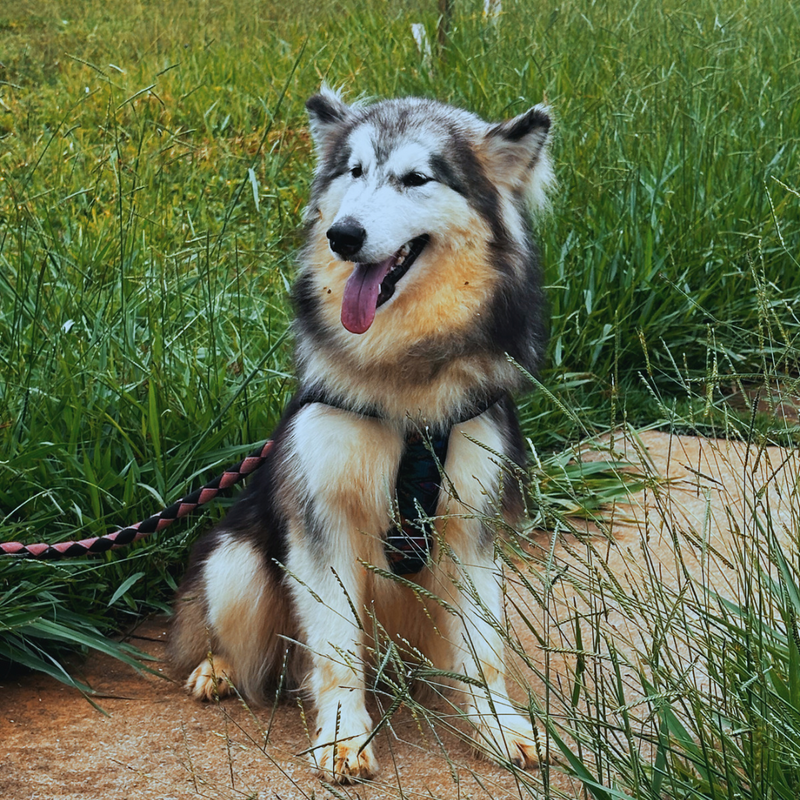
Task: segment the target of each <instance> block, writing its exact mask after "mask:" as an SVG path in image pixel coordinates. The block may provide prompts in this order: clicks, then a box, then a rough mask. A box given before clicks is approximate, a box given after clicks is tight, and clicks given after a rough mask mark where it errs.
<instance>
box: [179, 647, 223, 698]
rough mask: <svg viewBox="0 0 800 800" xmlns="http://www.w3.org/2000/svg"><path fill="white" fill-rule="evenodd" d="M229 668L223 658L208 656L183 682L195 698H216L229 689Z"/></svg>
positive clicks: (221, 696)
mask: <svg viewBox="0 0 800 800" xmlns="http://www.w3.org/2000/svg"><path fill="white" fill-rule="evenodd" d="M232 674H233V673H232V671H231V668H230V666H229V664H228V662H227V661H225V659H224V658H220V657H219V656H209V657H208V658H207V659H205V661H203V663H202V664H200V665H199V666H198V667H197V668H196V669H195V670H194V672H192V674H191V675H190V676H189V679H188V680H187V681H186V683H185V684H184V688H185V689H186V691H187V692H188V693H189V694H190V695H191V696H192V697H194V699H195V700H217V699H220V698H223V697H225V695H227V694H229V693H230V691H231V677H230V676H231V675H232Z"/></svg>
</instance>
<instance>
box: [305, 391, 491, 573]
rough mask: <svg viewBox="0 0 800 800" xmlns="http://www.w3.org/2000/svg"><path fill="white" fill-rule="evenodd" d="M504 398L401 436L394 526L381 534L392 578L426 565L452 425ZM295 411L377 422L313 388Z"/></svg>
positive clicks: (480, 403)
mask: <svg viewBox="0 0 800 800" xmlns="http://www.w3.org/2000/svg"><path fill="white" fill-rule="evenodd" d="M503 396H504V394H499V395H495V396H493V397H490V398H488V399H483V400H481V401H476V402H475V403H473V405H472V406H471V407H470V408H469V410H468V411H467V412H465V413H464V414H463V415H462V416H461V417H459V418H458V419H457V420H455V421H454V422H453V423H452V424H451V425H450V426H449V427H448V428H447V429H446V430H445V431H439V432H435V433H432V432H431V431H430V430H428V429H426V430H425V432H424V433H423V432H422V431H421V430H414V431H412V432H411V433H409V434H407V435H406V441H405V448H404V450H403V455H402V456H401V457H400V464H399V466H398V469H397V483H396V486H395V490H396V497H397V510H398V512H399V517H400V519H399V525H395V526H393V527H392V528H390V529H389V531H388V532H387V534H386V560H387V561H388V562H389V568H390V569H391V571H392V572H393V573H394V574H395V575H413V574H414V573H416V572H419V571H420V570H421V569H423V567H424V566H425V565H426V564H427V563H428V559H429V558H430V555H431V550H432V549H433V529H432V523H431V518H432V517H434V516H436V509H437V505H438V503H439V492H440V490H441V471H442V469H443V467H444V463H445V461H446V460H447V448H448V445H449V443H450V434H451V433H452V432H453V428H454V427H455V426H456V425H460V424H461V423H463V422H467V421H468V420H471V419H475V417H479V416H480V415H481V414H483V413H484V412H486V411H488V410H489V409H490V408H491V407H492V406H493V405H495V404H496V403H498V402H499V401H500V400H501V399H502V397H503ZM299 401H300V403H301V405H307V404H311V403H319V404H321V405H326V406H330V407H331V408H338V409H341V410H342V411H347V412H349V413H351V414H360V415H361V416H366V417H373V418H375V419H382V418H383V417H382V416H381V414H380V413H378V412H377V410H376V409H374V408H368V409H366V410H362V409H360V408H359V409H356V408H354V407H353V406H348V405H347V404H345V403H342V402H339V400H338V398H336V397H333V396H331V395H329V394H328V393H326V392H325V391H324V390H323V389H320V388H318V387H311V388H309V389H306V390H305V391H304V392H303V393H302V394H301V395H300V398H299Z"/></svg>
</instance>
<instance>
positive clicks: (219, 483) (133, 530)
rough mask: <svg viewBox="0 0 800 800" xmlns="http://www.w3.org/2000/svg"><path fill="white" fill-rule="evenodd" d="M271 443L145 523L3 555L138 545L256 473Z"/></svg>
mask: <svg viewBox="0 0 800 800" xmlns="http://www.w3.org/2000/svg"><path fill="white" fill-rule="evenodd" d="M271 449H272V442H271V441H267V442H266V443H265V444H264V445H262V446H261V447H260V448H259V449H258V450H256V451H255V452H254V453H252V454H251V455H249V456H247V458H245V459H243V460H242V461H240V462H239V463H238V464H234V465H233V466H232V467H229V468H228V469H226V470H225V472H223V473H222V474H221V475H218V476H217V477H216V478H214V480H213V481H211V483H207V484H206V485H205V486H203V487H202V488H201V489H198V490H197V491H195V492H192V493H191V494H189V495H186V497H182V498H181V499H180V500H178V501H177V502H176V503H173V504H172V505H171V506H168V507H167V508H165V509H164V510H163V511H160V512H159V513H158V514H153V516H152V517H148V518H147V519H146V520H143V521H142V522H137V523H136V524H135V525H131V526H129V527H127V528H121V529H120V530H118V531H114V532H113V533H109V534H106V535H105V536H96V537H94V538H93V539H81V540H80V541H78V542H59V543H58V544H46V543H44V542H40V543H39V544H22V543H21V542H4V543H0V555H13V556H21V557H23V558H25V557H27V558H43V559H44V558H47V559H56V558H74V557H76V556H85V555H87V554H88V553H104V552H105V551H106V550H113V549H116V548H117V547H124V546H125V545H128V544H133V542H138V541H139V539H143V538H144V537H145V536H148V535H149V534H151V533H155V532H156V531H163V530H164V528H166V527H168V526H169V525H172V523H173V522H175V520H176V519H181V517H185V516H188V515H189V514H191V513H193V512H194V511H196V510H197V509H198V508H200V506H204V505H206V504H207V503H209V502H211V500H213V499H214V498H215V497H216V496H217V495H218V494H219V493H220V492H221V491H222V490H223V489H228V488H229V487H231V486H233V485H234V484H236V483H238V482H239V481H240V480H242V479H243V478H244V477H245V476H247V475H249V474H250V473H251V472H255V471H256V470H257V469H258V468H259V467H260V466H261V465H262V464H263V463H264V461H265V460H266V458H267V455H268V453H269V451H270V450H271Z"/></svg>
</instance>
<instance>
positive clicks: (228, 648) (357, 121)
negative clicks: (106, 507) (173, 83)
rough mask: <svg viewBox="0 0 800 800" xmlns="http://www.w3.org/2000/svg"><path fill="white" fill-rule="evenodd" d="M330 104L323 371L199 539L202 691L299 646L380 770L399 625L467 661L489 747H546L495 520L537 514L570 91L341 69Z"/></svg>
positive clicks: (434, 648) (359, 755)
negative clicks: (521, 680)
mask: <svg viewBox="0 0 800 800" xmlns="http://www.w3.org/2000/svg"><path fill="white" fill-rule="evenodd" d="M306 108H307V110H308V114H309V119H310V130H311V136H312V139H313V142H314V145H315V149H316V154H317V167H316V172H315V175H314V180H313V185H312V188H311V196H310V201H309V205H308V208H307V212H306V221H305V237H306V238H305V246H304V248H303V249H302V251H301V254H300V268H299V273H298V277H297V279H296V282H295V285H294V288H293V301H294V306H295V311H296V318H295V321H294V328H293V331H294V335H295V340H296V363H297V371H298V381H299V383H298V386H299V388H298V391H297V394H296V395H295V397H294V399H293V400H292V401H291V403H290V404H289V406H288V408H287V410H286V412H285V414H284V416H283V418H282V419H281V421H280V423H279V425H278V427H277V429H276V431H275V432H274V435H273V447H272V450H271V452H270V455H269V457H268V461H267V463H266V464H265V465H264V466H263V468H262V469H261V470H259V471H258V472H257V473H256V474H255V476H254V478H253V480H252V481H251V483H250V484H249V486H248V487H247V489H246V490H245V491H244V493H243V494H242V496H241V499H239V500H238V502H237V503H236V504H235V505H234V506H233V508H232V509H231V511H230V512H229V513H228V515H227V517H226V518H225V519H224V520H223V521H222V523H221V524H219V525H218V526H217V527H216V528H215V529H214V530H212V531H211V532H210V533H208V534H207V535H206V536H205V537H204V538H201V540H199V542H198V543H197V545H196V546H195V548H194V550H193V553H192V556H191V560H190V564H189V567H188V571H187V574H186V576H185V578H184V580H183V583H182V585H181V587H180V589H179V592H178V597H177V600H176V607H175V615H174V626H173V630H172V634H171V644H170V651H171V657H172V659H173V661H174V663H175V664H176V665H177V668H178V669H180V670H183V671H184V674H187V673H190V675H189V679H188V682H187V684H186V687H187V689H188V691H189V692H190V693H191V694H192V695H193V696H194V697H196V698H198V699H206V700H208V699H212V698H215V697H218V696H222V695H224V694H226V693H227V692H229V691H231V690H232V687H235V690H236V692H238V693H239V694H240V695H241V696H242V697H244V698H246V699H247V700H249V701H258V700H259V698H261V697H262V696H263V692H264V690H265V687H266V686H268V685H270V683H272V684H274V683H275V682H276V681H277V680H278V678H279V676H281V675H284V674H285V672H286V668H287V667H286V665H287V663H288V661H287V659H288V660H289V661H291V660H292V658H294V657H292V658H290V657H289V655H287V654H288V653H290V651H292V650H294V652H295V656H296V657H297V658H298V659H299V662H298V663H300V665H301V666H300V670H301V676H300V679H301V680H302V681H303V686H304V688H305V689H306V690H307V691H308V692H309V693H310V696H311V698H312V699H313V702H314V705H315V708H316V715H317V717H316V726H315V728H314V730H315V731H316V740H315V742H314V744H313V747H312V748H311V751H310V753H311V758H312V759H313V763H314V765H315V767H316V769H317V771H318V772H319V774H320V775H323V776H326V777H327V778H328V779H329V780H334V781H338V782H340V783H348V782H352V781H358V780H363V779H369V778H371V777H373V776H374V775H375V774H376V773H377V771H378V764H377V761H376V757H375V754H374V750H373V744H372V742H371V732H372V727H373V725H372V721H371V718H370V715H369V713H368V711H367V708H366V695H367V689H366V685H367V676H368V671H367V667H366V666H365V663H367V662H368V661H369V659H368V658H367V653H368V652H369V651H373V652H374V650H375V649H376V647H377V646H378V645H377V643H376V631H379V632H382V634H385V637H386V639H387V641H392V642H395V645H396V647H397V648H398V650H397V652H402V653H404V654H405V656H406V657H408V658H410V659H412V660H413V659H416V660H417V662H418V663H423V664H426V665H429V666H430V667H431V668H433V669H435V670H441V671H442V672H443V673H448V674H454V675H460V676H464V680H463V681H462V682H461V684H460V688H461V690H462V691H463V692H464V693H465V695H466V697H467V701H466V705H467V707H466V709H465V714H466V715H467V716H468V717H470V718H471V719H472V720H473V728H474V739H475V742H476V745H477V746H478V748H479V749H480V750H481V751H483V752H486V753H488V754H489V755H494V757H495V758H496V759H498V760H501V761H503V760H505V759H510V761H511V762H513V763H515V764H517V765H518V766H521V767H532V766H535V765H536V764H537V762H538V758H537V742H536V738H535V734H534V726H533V725H532V722H531V719H530V718H529V717H528V718H526V717H523V716H522V715H520V714H519V713H518V712H517V711H516V710H515V708H514V707H513V704H512V702H511V701H510V699H509V697H508V694H507V690H506V686H505V677H504V665H503V660H504V657H503V642H502V639H501V637H500V635H499V634H498V632H497V630H496V624H497V623H496V620H499V619H502V598H501V583H500V571H499V569H498V567H497V565H496V564H495V557H494V542H493V540H494V536H493V531H494V530H495V529H496V527H497V524H493V522H492V520H495V523H497V521H498V520H500V524H506V525H510V526H514V525H516V524H518V522H519V521H520V517H521V514H522V512H523V487H522V486H521V485H520V481H519V479H518V475H519V474H521V472H520V470H519V469H518V468H517V467H515V466H514V465H518V467H522V466H523V465H524V463H525V456H524V441H523V438H522V435H521V432H520V428H519V424H518V421H517V416H516V410H515V407H514V404H513V402H512V399H511V395H512V393H515V392H519V391H521V390H523V389H524V388H526V381H527V379H526V377H525V372H528V373H534V372H535V371H536V370H537V368H538V367H539V365H540V363H541V359H542V355H543V352H544V349H545V345H546V334H547V331H546V319H545V301H544V296H543V289H542V281H541V274H540V265H539V256H538V252H537V248H536V245H535V244H534V240H533V234H532V223H531V216H532V212H534V211H536V210H537V209H540V208H542V207H543V206H544V205H545V203H546V199H547V190H548V188H549V186H550V185H551V183H552V182H553V172H552V168H551V163H550V159H549V156H548V137H549V130H550V127H551V120H550V116H549V113H548V111H547V109H546V108H544V107H542V106H534V107H533V108H530V109H529V110H527V111H526V112H525V113H523V114H520V115H519V116H516V117H514V118H513V119H510V120H507V121H505V122H500V123H488V122H485V121H484V120H482V119H481V118H479V117H478V116H476V115H474V114H472V113H470V112H467V111H464V110H460V109H457V108H453V107H451V106H448V105H444V104H441V103H439V102H434V101H431V100H427V99H419V98H400V99H393V100H385V101H381V102H376V103H373V104H360V103H354V104H348V103H346V102H345V101H344V100H343V99H342V97H341V96H340V94H339V93H337V92H335V91H333V90H330V89H327V88H325V87H323V89H322V90H321V92H320V93H319V94H317V95H315V96H314V97H311V99H310V100H308V102H307V104H306ZM520 367H521V368H522V369H520ZM420 465H421V466H420ZM415 472H416V473H421V476H420V474H415ZM514 473H517V476H516V477H515V476H514ZM409 476H410V477H409ZM415 481H416V483H415ZM409 484H410V485H411V486H412V488H411V489H410V490H408V485H409ZM404 486H405V489H403V487H404ZM414 487H416V488H414ZM493 620H494V621H495V624H494V625H493V624H492V621H493ZM303 671H305V674H304V675H303V674H302V672H303ZM456 683H458V681H456ZM479 684H481V686H479Z"/></svg>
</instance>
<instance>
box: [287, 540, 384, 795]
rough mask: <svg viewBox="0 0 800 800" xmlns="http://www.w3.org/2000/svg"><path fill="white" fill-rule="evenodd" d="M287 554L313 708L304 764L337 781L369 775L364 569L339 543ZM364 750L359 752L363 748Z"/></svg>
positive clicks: (372, 767)
mask: <svg viewBox="0 0 800 800" xmlns="http://www.w3.org/2000/svg"><path fill="white" fill-rule="evenodd" d="M336 538H337V539H338V541H337V542H336V549H335V551H334V549H333V548H331V547H329V546H328V545H329V544H330V542H318V543H317V547H318V549H316V548H314V551H313V552H312V548H311V547H309V548H305V549H304V550H301V551H299V552H298V551H295V553H294V554H293V557H292V559H291V561H290V563H289V565H288V566H289V571H290V573H291V575H292V576H293V578H295V579H296V580H295V581H293V583H294V587H293V588H294V598H295V609H296V611H297V615H298V619H299V621H300V624H301V627H302V629H303V634H304V640H305V644H306V647H307V648H308V652H309V655H310V658H311V664H312V668H311V673H310V675H309V680H308V688H309V690H310V692H311V695H312V697H313V700H314V704H315V706H316V709H317V720H316V730H315V734H314V744H313V749H312V751H311V756H312V761H313V763H314V764H315V765H316V767H317V769H318V771H319V774H320V776H321V777H324V778H327V779H328V780H331V779H333V780H335V781H337V782H339V783H349V782H350V781H352V780H360V779H367V778H371V777H373V776H374V775H375V774H376V772H377V770H378V763H377V760H376V758H375V755H374V753H373V749H372V746H371V744H366V740H367V738H368V736H369V734H370V731H371V730H372V722H371V720H370V717H369V714H368V712H367V709H366V704H365V700H366V697H365V681H364V640H363V628H362V625H361V620H360V619H359V616H360V615H359V613H358V611H357V609H361V608H363V606H364V602H365V596H364V595H365V591H364V590H365V577H366V576H365V575H362V574H360V573H362V572H363V573H365V572H366V570H364V568H363V567H362V566H361V565H360V564H359V563H358V561H357V557H358V554H357V553H355V552H354V551H353V549H352V548H351V547H350V546H349V542H348V540H347V537H336ZM365 744H366V746H365Z"/></svg>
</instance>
